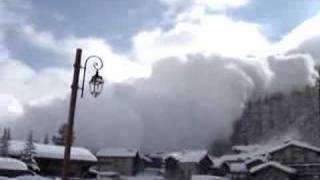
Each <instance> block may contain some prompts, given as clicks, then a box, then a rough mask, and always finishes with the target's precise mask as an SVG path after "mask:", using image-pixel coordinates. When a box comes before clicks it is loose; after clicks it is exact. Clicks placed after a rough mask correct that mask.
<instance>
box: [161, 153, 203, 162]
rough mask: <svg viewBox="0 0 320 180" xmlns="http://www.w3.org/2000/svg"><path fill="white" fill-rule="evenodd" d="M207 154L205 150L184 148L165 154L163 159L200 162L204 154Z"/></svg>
mask: <svg viewBox="0 0 320 180" xmlns="http://www.w3.org/2000/svg"><path fill="white" fill-rule="evenodd" d="M207 155H208V151H207V150H184V151H179V152H173V153H169V154H167V156H166V157H165V159H167V158H174V159H176V160H177V161H179V162H185V163H187V162H195V163H198V162H200V161H201V160H202V159H203V158H204V157H205V156H207Z"/></svg>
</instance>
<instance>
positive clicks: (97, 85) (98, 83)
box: [62, 49, 104, 180]
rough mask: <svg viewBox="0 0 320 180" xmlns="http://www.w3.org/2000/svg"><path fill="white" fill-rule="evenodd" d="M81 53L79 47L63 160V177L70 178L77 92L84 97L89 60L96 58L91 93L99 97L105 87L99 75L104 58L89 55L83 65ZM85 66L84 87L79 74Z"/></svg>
mask: <svg viewBox="0 0 320 180" xmlns="http://www.w3.org/2000/svg"><path fill="white" fill-rule="evenodd" d="M81 55H82V50H81V49H77V52H76V58H75V63H74V66H73V67H74V72H73V80H72V85H71V98H70V105H69V115H68V126H67V127H68V128H67V137H66V142H65V151H64V161H63V172H62V179H63V180H68V176H69V170H70V154H71V146H72V137H73V124H74V116H75V110H76V104H77V103H76V102H77V94H78V89H80V90H81V97H83V92H84V88H85V86H84V83H85V78H86V70H87V63H88V61H89V60H91V59H93V60H96V61H95V62H94V64H93V67H94V69H95V70H96V73H95V75H94V76H92V78H91V80H90V82H89V85H90V93H91V94H92V95H93V96H94V97H97V96H98V95H99V94H100V93H101V92H102V88H103V84H104V81H103V78H102V77H101V76H100V75H99V70H101V69H102V67H103V62H102V59H101V58H100V57H98V56H89V57H88V58H87V59H86V61H85V65H84V67H82V66H81ZM81 68H83V80H82V87H79V86H78V84H79V75H80V70H81Z"/></svg>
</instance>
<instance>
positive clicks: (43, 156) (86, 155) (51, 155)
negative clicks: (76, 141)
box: [9, 141, 97, 177]
mask: <svg viewBox="0 0 320 180" xmlns="http://www.w3.org/2000/svg"><path fill="white" fill-rule="evenodd" d="M9 144H10V146H9V155H10V156H11V157H15V158H17V159H20V158H21V157H22V156H23V154H22V153H23V150H24V148H25V142H23V141H10V143H9ZM34 145H35V150H34V155H33V156H34V159H35V161H36V163H37V165H38V166H39V168H40V171H39V174H40V175H44V176H52V177H56V176H61V174H62V166H63V159H64V146H57V145H51V144H50V145H49V144H48V145H47V144H38V143H34ZM70 163H71V166H70V167H71V168H70V176H71V177H82V176H83V175H84V174H86V173H87V172H88V171H89V168H90V167H91V166H93V165H95V164H96V163H97V159H96V157H95V156H94V155H93V154H92V153H91V152H90V151H89V150H87V149H85V148H82V147H72V148H71V156H70Z"/></svg>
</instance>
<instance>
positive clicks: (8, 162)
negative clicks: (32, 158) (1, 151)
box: [0, 157, 28, 171]
mask: <svg viewBox="0 0 320 180" xmlns="http://www.w3.org/2000/svg"><path fill="white" fill-rule="evenodd" d="M0 169H3V170H17V171H27V170H28V167H27V165H26V164H25V163H24V162H22V161H20V160H18V159H14V158H4V157H0Z"/></svg>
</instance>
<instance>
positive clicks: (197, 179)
mask: <svg viewBox="0 0 320 180" xmlns="http://www.w3.org/2000/svg"><path fill="white" fill-rule="evenodd" d="M191 180H229V178H227V177H220V176H210V175H193V176H192V177H191Z"/></svg>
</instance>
